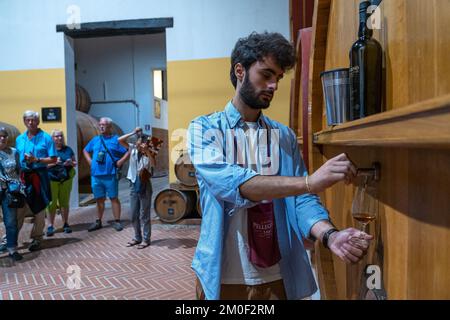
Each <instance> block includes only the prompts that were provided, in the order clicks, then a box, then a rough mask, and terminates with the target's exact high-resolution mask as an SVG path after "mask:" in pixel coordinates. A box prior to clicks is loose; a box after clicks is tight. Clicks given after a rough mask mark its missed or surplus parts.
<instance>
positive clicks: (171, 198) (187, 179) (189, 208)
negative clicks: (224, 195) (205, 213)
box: [155, 152, 202, 223]
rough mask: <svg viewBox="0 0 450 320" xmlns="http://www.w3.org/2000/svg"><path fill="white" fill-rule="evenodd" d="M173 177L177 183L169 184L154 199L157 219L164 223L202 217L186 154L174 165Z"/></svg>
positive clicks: (192, 167)
mask: <svg viewBox="0 0 450 320" xmlns="http://www.w3.org/2000/svg"><path fill="white" fill-rule="evenodd" d="M174 169H175V176H176V177H177V179H178V181H177V182H176V183H171V184H170V187H169V188H168V189H164V190H162V191H161V192H160V193H158V195H157V196H156V198H155V211H156V214H157V215H158V216H159V219H160V220H161V221H163V222H166V223H175V222H179V221H180V220H181V219H184V218H199V217H201V216H202V210H201V206H200V195H199V188H198V184H197V178H196V176H195V168H194V166H193V165H192V163H191V161H190V158H189V155H188V154H187V152H182V153H181V154H180V157H179V158H178V159H177V161H176V163H175V168H174Z"/></svg>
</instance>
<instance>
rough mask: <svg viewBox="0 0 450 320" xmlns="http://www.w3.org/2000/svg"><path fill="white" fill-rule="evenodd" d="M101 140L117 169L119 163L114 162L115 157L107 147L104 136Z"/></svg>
mask: <svg viewBox="0 0 450 320" xmlns="http://www.w3.org/2000/svg"><path fill="white" fill-rule="evenodd" d="M100 140H101V141H102V144H103V147H104V148H105V149H106V152H108V154H109V156H110V157H111V160H112V161H113V163H114V166H115V167H116V168H117V161H116V160H114V157H113V156H112V154H111V152H110V151H109V149H108V147H107V146H106V143H105V141H104V140H103V137H102V136H100Z"/></svg>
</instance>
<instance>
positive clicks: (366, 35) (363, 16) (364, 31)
mask: <svg viewBox="0 0 450 320" xmlns="http://www.w3.org/2000/svg"><path fill="white" fill-rule="evenodd" d="M368 18H370V16H369V15H368V14H367V13H360V15H359V31H358V36H359V38H360V39H370V38H372V35H373V30H372V29H370V28H368V27H367V20H368Z"/></svg>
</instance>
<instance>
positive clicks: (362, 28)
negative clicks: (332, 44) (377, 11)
mask: <svg viewBox="0 0 450 320" xmlns="http://www.w3.org/2000/svg"><path fill="white" fill-rule="evenodd" d="M370 5H371V4H370V1H362V2H361V3H360V5H359V32H358V37H359V39H358V40H357V41H356V42H355V43H354V44H353V45H352V48H351V49H350V72H349V76H350V105H349V107H350V110H349V112H348V113H347V114H348V115H349V120H356V119H360V118H364V117H366V116H370V115H372V114H375V113H379V112H381V108H382V89H381V88H382V72H383V69H382V68H383V65H382V64H383V50H382V48H381V45H380V43H379V42H378V41H377V40H375V39H372V35H373V30H372V29H370V28H368V27H367V19H368V18H369V17H370V15H369V14H368V13H367V10H368V8H369V7H370Z"/></svg>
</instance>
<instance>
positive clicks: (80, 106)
mask: <svg viewBox="0 0 450 320" xmlns="http://www.w3.org/2000/svg"><path fill="white" fill-rule="evenodd" d="M75 93H76V94H75V101H76V102H75V109H76V110H78V111H81V112H84V113H89V110H90V109H91V98H90V97H89V93H88V92H87V91H86V89H85V88H83V87H82V86H80V85H79V84H77V85H75Z"/></svg>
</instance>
